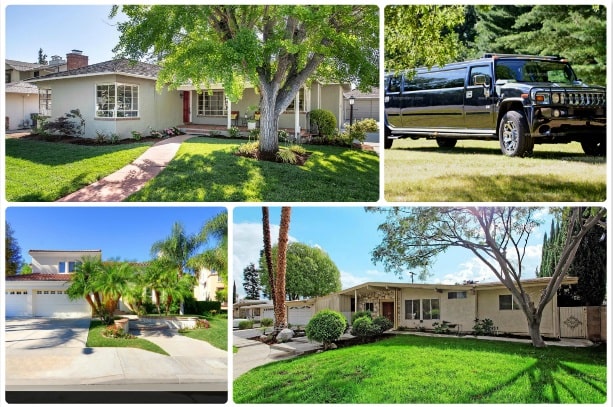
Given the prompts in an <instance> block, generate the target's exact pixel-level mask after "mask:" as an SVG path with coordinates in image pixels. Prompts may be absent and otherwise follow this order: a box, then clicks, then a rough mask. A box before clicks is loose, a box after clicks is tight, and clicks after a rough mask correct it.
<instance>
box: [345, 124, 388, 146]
mask: <svg viewBox="0 0 613 407" xmlns="http://www.w3.org/2000/svg"><path fill="white" fill-rule="evenodd" d="M377 131H379V126H378V125H377V122H376V121H375V119H363V120H359V121H357V122H355V123H353V125H350V126H346V127H345V131H344V132H343V134H344V135H346V137H347V138H349V139H350V140H351V141H353V139H356V140H359V141H360V143H363V142H364V139H366V133H374V132H377Z"/></svg>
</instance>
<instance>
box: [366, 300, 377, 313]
mask: <svg viewBox="0 0 613 407" xmlns="http://www.w3.org/2000/svg"><path fill="white" fill-rule="evenodd" d="M364 311H370V312H375V303H374V302H365V303H364Z"/></svg>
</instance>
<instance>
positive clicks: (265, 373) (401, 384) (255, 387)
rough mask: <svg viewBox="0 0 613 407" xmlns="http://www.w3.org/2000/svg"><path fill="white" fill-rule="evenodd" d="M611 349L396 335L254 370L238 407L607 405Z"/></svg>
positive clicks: (237, 396) (241, 386)
mask: <svg viewBox="0 0 613 407" xmlns="http://www.w3.org/2000/svg"><path fill="white" fill-rule="evenodd" d="M606 399H607V366H606V348H605V347H604V346H599V347H598V348H562V347H556V346H551V347H548V348H544V349H535V348H533V347H532V346H531V345H529V344H519V343H511V342H498V341H486V340H477V339H467V338H456V337H449V338H447V337H441V338H432V337H419V336H410V335H399V336H396V337H393V338H390V339H385V340H382V341H380V342H376V343H371V344H368V345H360V346H352V347H347V348H341V349H337V350H333V351H327V352H324V353H319V354H313V355H308V356H303V357H298V358H295V359H290V360H286V361H280V362H275V363H271V364H268V365H264V366H260V367H258V368H255V369H253V370H251V371H249V372H247V373H246V374H244V375H242V376H240V377H239V378H238V379H236V380H235V381H234V401H235V402H236V403H283V404H291V403H301V404H304V403H312V404H319V403H321V404H324V403H325V404H328V403H371V404H387V403H405V404H417V403H420V404H435V403H445V404H451V403H499V404H503V403H504V404H507V403H508V404H516V403H517V404H523V403H534V404H537V403H594V404H596V403H599V404H600V403H604V402H605V401H606Z"/></svg>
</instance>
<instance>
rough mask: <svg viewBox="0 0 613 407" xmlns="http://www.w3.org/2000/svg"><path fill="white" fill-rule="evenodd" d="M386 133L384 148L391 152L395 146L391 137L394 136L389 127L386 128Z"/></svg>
mask: <svg viewBox="0 0 613 407" xmlns="http://www.w3.org/2000/svg"><path fill="white" fill-rule="evenodd" d="M384 133H385V134H384V139H383V146H384V147H385V149H386V150H389V149H390V148H392V144H394V139H393V138H390V136H391V135H392V131H391V130H390V129H389V128H388V127H387V126H385V131H384Z"/></svg>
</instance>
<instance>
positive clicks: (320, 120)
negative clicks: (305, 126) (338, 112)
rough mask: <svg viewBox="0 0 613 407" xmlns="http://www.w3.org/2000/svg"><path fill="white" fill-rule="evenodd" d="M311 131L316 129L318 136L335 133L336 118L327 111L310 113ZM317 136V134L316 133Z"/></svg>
mask: <svg viewBox="0 0 613 407" xmlns="http://www.w3.org/2000/svg"><path fill="white" fill-rule="evenodd" d="M310 118H311V131H313V130H314V128H315V127H316V128H317V131H318V134H320V135H322V136H331V135H333V134H334V132H335V131H336V128H337V125H336V116H334V113H332V112H331V111H329V110H323V109H314V110H311V112H310ZM316 134H317V133H316Z"/></svg>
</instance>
